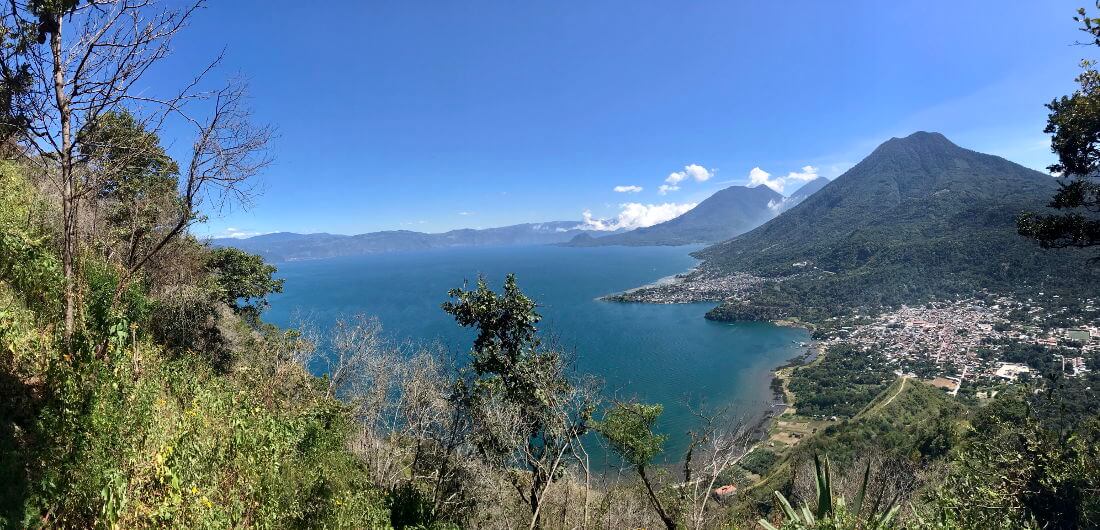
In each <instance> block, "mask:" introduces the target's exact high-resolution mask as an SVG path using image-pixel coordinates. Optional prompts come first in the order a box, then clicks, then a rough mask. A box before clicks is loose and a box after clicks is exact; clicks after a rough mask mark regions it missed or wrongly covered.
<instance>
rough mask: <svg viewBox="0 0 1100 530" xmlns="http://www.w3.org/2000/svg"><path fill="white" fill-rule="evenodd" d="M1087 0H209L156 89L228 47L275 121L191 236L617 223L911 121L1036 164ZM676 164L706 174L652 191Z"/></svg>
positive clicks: (852, 151)
mask: <svg viewBox="0 0 1100 530" xmlns="http://www.w3.org/2000/svg"><path fill="white" fill-rule="evenodd" d="M1078 4H1082V2H1081V1H1080V0H1077V1H1076V2H1064V1H1060V0H1058V1H1043V2H1004V1H988V2H986V1H967V2H958V1H946V0H944V1H926V2H883V1H881V0H878V1H865V2H858V1H845V2H821V1H801V2H732V1H721V2H719V1H715V2H637V1H622V2H606V1H595V2H569V1H567V2H548V1H538V2H477V1H471V2H457V1H440V2H414V1H392V2H360V1H346V2H339V1H333V2H326V3H325V4H324V5H325V6H326V9H323V10H322V9H316V8H315V7H313V5H312V4H309V3H307V2H289V1H287V2H282V1H265V2H260V1H244V0H234V1H231V2H226V1H221V2H212V3H211V5H210V6H208V7H207V8H206V9H205V10H204V11H203V12H202V13H200V14H199V15H198V17H197V19H196V21H195V22H194V24H192V26H191V27H190V28H189V30H188V33H187V34H186V35H185V36H183V37H181V38H180V39H179V40H178V41H177V42H176V45H175V50H176V55H175V56H174V57H173V58H172V60H171V62H170V63H169V64H168V65H167V67H166V68H164V69H161V70H159V71H157V72H154V73H153V76H154V77H153V78H151V79H150V80H149V83H150V90H155V89H156V88H157V87H167V86H171V85H172V84H173V83H175V82H177V81H178V79H180V77H179V76H181V75H182V74H183V73H186V72H188V71H189V69H191V68H193V67H194V66H195V65H198V64H200V63H201V62H203V61H204V60H207V59H208V58H210V57H211V56H212V55H214V54H216V53H217V52H218V51H219V50H221V49H222V47H223V46H224V48H225V49H226V51H227V59H226V62H225V64H224V65H223V68H222V69H221V71H220V72H219V74H220V75H224V76H228V75H236V74H240V75H243V76H245V77H246V78H248V79H249V80H250V83H251V87H252V90H251V92H252V104H253V106H254V109H255V114H256V118H257V120H259V121H262V122H267V123H271V124H273V125H275V126H277V127H278V130H279V138H278V139H277V141H276V143H275V149H274V155H275V157H276V161H275V163H274V165H272V166H271V167H270V168H269V169H268V170H267V172H266V173H265V174H264V176H263V184H262V189H263V191H264V193H263V195H262V196H261V197H260V198H258V199H257V200H256V201H255V203H254V204H253V205H252V207H251V208H249V209H248V210H242V209H239V208H237V209H234V210H232V211H224V212H220V213H219V212H211V219H210V221H209V222H208V223H207V225H206V226H204V227H200V228H198V229H197V230H196V232H197V233H199V234H201V235H223V234H225V233H226V231H227V230H229V229H233V230H235V231H237V232H241V233H244V232H247V233H262V232H271V231H282V230H287V231H296V232H317V231H328V232H336V233H359V232H366V231H374V230H383V229H413V230H421V231H430V232H435V231H443V230H448V229H452V228H458V227H489V226H500V225H506V224H513V223H519V222H529V221H549V220H570V219H580V218H581V217H582V214H583V212H585V211H590V212H592V215H593V216H595V217H614V216H616V215H617V214H618V213H619V211H620V209H621V206H620V205H622V204H625V203H639V204H642V205H650V204H673V205H676V207H679V205H683V204H690V203H693V202H698V201H699V200H702V199H703V198H705V197H706V196H708V195H709V194H710V193H713V192H714V191H716V190H718V189H720V188H722V187H725V186H728V185H731V184H744V183H746V182H748V180H749V175H750V172H751V171H752V170H753V168H761V169H762V170H763V171H766V172H768V173H770V174H771V175H772V176H773V178H775V177H779V176H784V175H787V174H789V173H792V172H796V173H797V172H803V171H804V170H803V169H802V168H804V167H805V166H812V167H814V168H816V172H817V173H819V174H821V175H824V176H828V177H835V176H837V175H838V174H839V173H840V172H842V171H843V170H844V169H846V168H847V167H850V166H851V165H852V164H854V163H855V162H857V161H859V159H860V158H862V157H863V156H865V155H866V154H867V153H869V152H870V151H871V150H872V149H873V148H874V147H875V146H876V145H877V144H879V143H881V142H882V141H884V140H886V139H888V138H890V137H892V136H904V135H907V134H909V133H911V132H913V131H916V130H932V131H939V132H942V133H944V134H946V135H947V136H948V137H949V138H951V139H952V140H954V141H955V142H956V143H958V144H960V145H962V146H964V147H969V148H972V149H976V150H979V151H985V152H990V153H994V154H998V155H1001V156H1004V157H1006V158H1009V159H1011V160H1014V161H1017V162H1020V163H1022V164H1024V165H1027V166H1029V167H1033V168H1037V169H1041V168H1043V167H1044V166H1045V165H1047V164H1049V163H1050V162H1051V155H1050V154H1049V148H1048V141H1047V138H1046V136H1045V135H1044V134H1043V133H1042V129H1043V125H1044V123H1045V117H1046V111H1045V109H1044V108H1043V103H1044V102H1046V101H1049V100H1050V99H1051V98H1053V97H1055V96H1058V95H1061V94H1064V93H1067V92H1069V91H1070V90H1072V88H1073V77H1074V76H1075V75H1076V72H1077V70H1078V68H1077V63H1078V61H1079V60H1080V59H1082V58H1084V57H1089V56H1093V55H1095V53H1094V51H1093V49H1092V48H1088V47H1083V46H1072V43H1073V42H1074V41H1075V40H1077V39H1080V38H1081V37H1082V35H1083V34H1080V33H1078V32H1077V31H1075V23H1074V22H1073V21H1072V20H1071V17H1072V15H1073V12H1074V9H1075V8H1076V7H1077V6H1078ZM166 140H167V141H169V143H170V144H171V145H172V149H173V150H176V151H178V150H179V148H180V146H186V145H187V143H188V139H187V138H186V137H185V136H180V137H179V138H167V139H166ZM690 164H695V165H698V166H701V169H705V170H706V173H707V174H708V176H709V178H708V179H707V180H705V181H698V180H696V179H695V178H692V174H691V171H688V172H687V173H688V174H687V178H685V179H683V181H681V182H680V183H679V188H680V189H679V190H677V191H672V192H668V193H667V194H664V195H661V194H659V191H658V187H659V186H660V185H662V184H667V182H666V179H667V178H668V177H669V175H670V174H672V173H673V172H677V171H684V168H685V166H688V165H690ZM792 182H796V180H795V179H792ZM616 186H638V187H641V188H642V191H640V192H616V191H614V188H615V187H616ZM794 186H795V184H789V185H788V186H787V188H786V189H785V191H787V192H790V191H792V190H793V189H794Z"/></svg>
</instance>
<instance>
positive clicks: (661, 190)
mask: <svg viewBox="0 0 1100 530" xmlns="http://www.w3.org/2000/svg"><path fill="white" fill-rule="evenodd" d="M679 189H680V186H673V185H671V184H661V185H660V186H657V194H658V195H665V194H667V193H668V192H670V191H677V190H679Z"/></svg>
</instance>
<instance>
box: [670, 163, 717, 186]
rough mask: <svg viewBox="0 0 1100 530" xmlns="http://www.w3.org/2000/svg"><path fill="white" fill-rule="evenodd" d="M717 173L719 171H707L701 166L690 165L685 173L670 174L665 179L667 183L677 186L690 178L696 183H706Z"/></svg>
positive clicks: (675, 172)
mask: <svg viewBox="0 0 1100 530" xmlns="http://www.w3.org/2000/svg"><path fill="white" fill-rule="evenodd" d="M717 172H718V170H717V169H707V168H705V167H703V166H700V165H699V164H688V165H686V166H684V170H683V171H674V172H672V173H669V174H668V177H667V178H665V182H667V183H669V184H673V185H675V184H679V183H680V181H683V180H686V179H688V178H689V177H690V178H693V179H695V182H706V181H707V180H710V178H711V177H713V176H714V174H715V173H717Z"/></svg>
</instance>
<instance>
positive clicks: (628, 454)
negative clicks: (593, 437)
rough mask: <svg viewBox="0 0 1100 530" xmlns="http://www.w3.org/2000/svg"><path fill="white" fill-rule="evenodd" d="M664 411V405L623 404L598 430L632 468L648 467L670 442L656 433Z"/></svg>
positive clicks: (606, 415) (609, 412)
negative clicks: (655, 429)
mask: <svg viewBox="0 0 1100 530" xmlns="http://www.w3.org/2000/svg"><path fill="white" fill-rule="evenodd" d="M662 410H664V407H662V406H661V405H646V404H644V403H619V404H616V405H615V406H613V407H611V408H609V409H607V411H606V412H604V416H603V420H601V421H599V422H597V423H596V424H595V425H594V428H595V429H596V431H597V432H599V433H600V435H602V436H603V437H604V439H606V440H607V442H608V443H609V444H610V445H611V448H612V449H613V450H614V451H615V452H616V453H618V454H619V456H621V457H622V458H623V460H624V461H626V462H627V463H628V464H630V465H632V466H646V465H649V463H650V462H652V461H653V459H654V458H655V457H657V456H658V455H660V454H661V452H662V451H663V450H664V449H663V447H664V443H665V440H666V439H667V438H668V437H667V436H665V435H663V434H657V433H655V432H654V431H653V428H654V426H655V425H656V424H657V419H658V418H660V416H661V411H662Z"/></svg>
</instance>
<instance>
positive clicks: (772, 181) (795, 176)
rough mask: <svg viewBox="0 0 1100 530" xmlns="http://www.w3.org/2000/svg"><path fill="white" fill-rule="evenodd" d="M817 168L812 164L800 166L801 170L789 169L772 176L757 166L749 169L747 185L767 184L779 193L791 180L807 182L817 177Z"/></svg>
mask: <svg viewBox="0 0 1100 530" xmlns="http://www.w3.org/2000/svg"><path fill="white" fill-rule="evenodd" d="M817 172H818V170H817V168H816V167H813V166H802V170H801V171H791V172H790V173H787V174H786V175H784V176H779V177H774V178H773V177H772V174H771V173H768V172H767V171H764V170H763V169H760V168H759V167H754V168H752V170H751V171H749V186H760V185H764V186H767V187H769V188H771V189H773V190H775V191H777V192H779V193H783V188H785V187H786V186H787V184H790V183H792V182H809V181H811V180H814V179H816V178H817V177H818V175H817Z"/></svg>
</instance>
